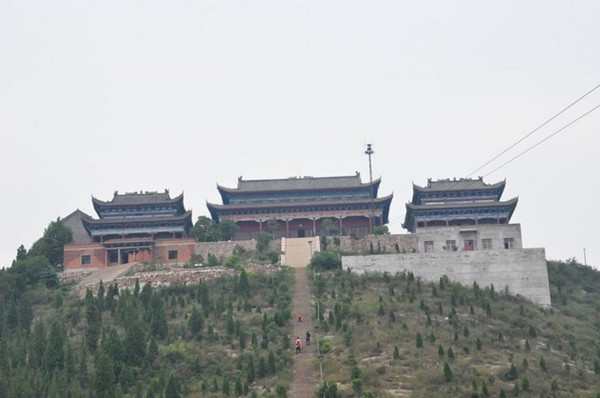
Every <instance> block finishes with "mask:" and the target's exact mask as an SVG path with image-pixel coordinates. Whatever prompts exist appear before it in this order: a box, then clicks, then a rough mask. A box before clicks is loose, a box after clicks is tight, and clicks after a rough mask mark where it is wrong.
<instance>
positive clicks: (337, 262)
mask: <svg viewBox="0 0 600 398" xmlns="http://www.w3.org/2000/svg"><path fill="white" fill-rule="evenodd" d="M310 265H311V267H315V268H317V269H321V270H332V269H339V268H341V267H342V260H341V259H340V257H339V256H338V255H337V253H335V252H331V251H321V252H316V253H314V254H313V257H312V259H311V260H310Z"/></svg>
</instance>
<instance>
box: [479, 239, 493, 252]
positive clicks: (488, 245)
mask: <svg viewBox="0 0 600 398" xmlns="http://www.w3.org/2000/svg"><path fill="white" fill-rule="evenodd" d="M481 247H482V248H483V250H491V249H492V240H491V239H482V240H481Z"/></svg>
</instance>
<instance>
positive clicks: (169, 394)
mask: <svg viewBox="0 0 600 398" xmlns="http://www.w3.org/2000/svg"><path fill="white" fill-rule="evenodd" d="M180 397H181V394H180V393H179V386H178V385H177V380H175V377H173V375H172V374H171V376H169V381H167V387H166V388H165V398H180Z"/></svg>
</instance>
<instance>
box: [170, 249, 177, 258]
mask: <svg viewBox="0 0 600 398" xmlns="http://www.w3.org/2000/svg"><path fill="white" fill-rule="evenodd" d="M169 260H177V250H169Z"/></svg>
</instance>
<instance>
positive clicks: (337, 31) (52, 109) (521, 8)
mask: <svg viewBox="0 0 600 398" xmlns="http://www.w3.org/2000/svg"><path fill="white" fill-rule="evenodd" d="M598 20H600V2H598V1H597V0H578V1H570V2H569V1H556V0H543V1H542V0H537V1H528V2H523V1H516V0H504V1H496V2H486V1H478V0H477V1H476V0H472V1H451V2H450V1H369V2H367V1H353V0H343V1H326V0H325V1H324V0H319V1H316V0H315V1H310V0H302V1H287V0H277V1H275V0H273V1H260V0H259V1H239V0H238V1H229V0H215V1H203V0H194V1H179V0H173V1H168V2H165V1H154V0H136V1H127V0H126V1H123V0H119V1H112V0H106V1H88V0H76V1H67V0H64V1H56V0H44V1H27V0H2V1H0V137H1V140H0V143H1V144H0V185H1V186H2V195H1V196H0V198H1V199H0V222H1V223H2V228H0V266H1V265H4V266H9V265H10V263H11V261H12V260H13V259H14V257H15V255H16V250H17V248H18V247H19V245H21V244H23V245H24V246H25V247H26V248H29V247H31V245H32V244H33V242H34V241H35V240H36V239H38V238H39V237H41V236H42V234H43V232H44V228H45V227H46V226H47V225H48V224H49V223H50V222H51V221H53V220H56V219H57V218H58V217H65V216H67V215H68V214H70V213H71V212H72V211H74V210H75V209H81V210H82V211H84V212H86V213H88V214H90V215H94V216H96V214H95V213H94V211H93V207H92V202H91V198H92V196H94V197H96V198H98V199H101V200H110V199H111V198H112V196H113V192H114V191H116V190H118V191H119V192H132V191H162V190H164V189H165V188H167V189H169V190H170V192H171V195H172V196H175V195H178V194H179V193H181V192H183V193H184V196H185V205H186V207H187V208H188V209H191V210H192V211H193V217H194V218H197V217H198V216H203V215H205V216H208V215H209V213H208V210H207V208H206V202H207V201H208V202H212V203H220V196H219V194H218V191H217V188H216V187H217V184H219V185H223V186H226V187H236V185H237V179H238V177H239V176H243V178H244V179H248V180H251V179H268V178H287V177H293V176H314V177H323V176H336V175H353V174H354V173H355V172H356V171H359V172H360V173H361V176H362V179H363V181H364V182H367V181H368V179H369V168H368V158H367V156H366V155H365V154H364V151H365V149H366V144H367V143H371V144H372V145H373V150H374V151H375V153H374V155H373V158H372V162H373V177H374V178H377V177H381V178H382V183H381V187H380V190H379V193H380V196H383V195H388V194H391V193H393V194H394V199H393V201H392V205H391V210H390V224H389V228H390V231H391V232H392V233H406V231H405V230H404V229H403V228H402V222H403V220H404V215H405V203H406V202H408V201H409V200H410V199H411V195H412V184H413V183H415V184H417V185H421V186H423V185H426V184H427V179H428V178H432V179H443V178H454V177H456V178H461V177H467V176H469V175H470V174H471V173H472V172H473V171H475V170H476V169H477V168H479V167H480V166H482V165H483V164H484V163H486V162H487V161H489V160H490V159H492V158H493V157H494V156H495V155H497V154H498V153H500V152H501V151H502V150H504V149H505V148H507V147H508V146H510V145H511V144H513V143H515V142H517V141H518V140H519V139H521V138H522V137H524V136H525V135H527V134H528V133H530V132H531V131H533V130H534V129H535V128H536V127H537V126H539V125H540V124H542V123H543V122H545V121H546V120H548V119H550V118H551V117H552V116H554V115H556V114H557V113H558V112H560V111H561V110H562V109H564V108H565V107H566V106H568V105H569V104H571V103H572V102H574V101H575V100H577V99H578V98H580V97H581V96H583V95H584V94H585V93H587V92H588V91H590V90H592V89H593V88H594V87H596V86H597V85H598V84H600V48H599V46H598V43H600V24H599V23H598ZM599 104H600V89H597V90H595V91H593V92H592V93H590V94H589V95H588V96H586V97H585V98H584V99H582V100H581V101H579V102H577V103H576V104H575V105H574V106H573V107H571V108H570V109H568V110H567V111H565V112H564V113H563V114H561V115H560V116H558V117H557V118H556V119H554V120H553V121H552V122H550V123H548V124H547V125H546V126H544V127H543V128H542V129H540V130H539V131H537V132H536V133H534V134H532V135H531V136H530V137H528V138H527V139H525V140H524V141H523V142H522V143H521V144H519V145H517V146H516V147H515V148H513V149H512V150H510V151H509V152H508V153H506V154H505V155H503V156H501V157H500V158H499V159H498V160H496V161H494V162H492V163H491V164H490V165H488V166H486V167H484V168H483V169H481V170H479V171H477V172H476V173H475V174H473V175H472V177H477V176H484V181H486V182H488V183H495V182H498V181H501V180H504V179H506V189H505V191H504V196H503V199H510V198H512V197H516V196H518V197H519V204H518V206H517V208H516V211H515V213H514V215H513V218H512V222H514V223H520V224H521V227H522V233H523V244H524V246H525V247H544V248H546V254H547V257H548V258H549V259H561V260H566V259H569V258H573V257H575V258H576V259H577V260H578V261H580V262H582V263H583V262H584V249H585V261H586V263H587V264H588V265H592V266H595V267H600V227H599V226H598V224H599V222H600V216H599V214H600V211H599V210H600V209H598V208H597V198H598V197H600V177H599V173H600V156H599V155H598V152H599V150H600V137H599V132H600V109H599V110H597V111H595V112H592V113H590V114H589V115H587V116H585V117H584V118H582V119H581V120H579V121H578V122H576V123H575V124H573V125H571V126H570V127H568V128H566V129H564V130H563V131H561V132H560V133H557V134H556V135H555V136H553V137H552V138H550V139H548V140H547V141H545V142H544V143H543V144H541V145H539V146H537V147H535V148H534V149H532V150H531V151H529V152H527V153H526V154H524V155H523V156H521V157H519V158H517V159H515V160H514V161H512V162H510V163H508V164H507V165H506V166H504V167H502V168H500V169H498V170H496V171H493V170H494V169H495V168H496V167H497V166H500V165H501V164H502V163H504V162H506V161H508V160H509V159H511V158H512V157H514V156H516V155H518V154H519V153H521V152H522V151H524V150H526V149H527V148H528V147H530V146H532V145H534V144H536V143H537V142H539V141H541V140H543V139H544V138H546V137H547V136H549V135H550V134H552V133H554V132H555V131H557V130H558V129H560V128H561V127H563V126H564V125H566V124H568V123H570V122H572V121H573V120H575V119H577V118H578V117H579V116H581V115H582V114H584V113H585V112H587V111H588V110H590V109H592V108H593V107H594V106H596V105H599ZM492 171H493V172H492ZM490 172H491V174H488V173H490Z"/></svg>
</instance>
